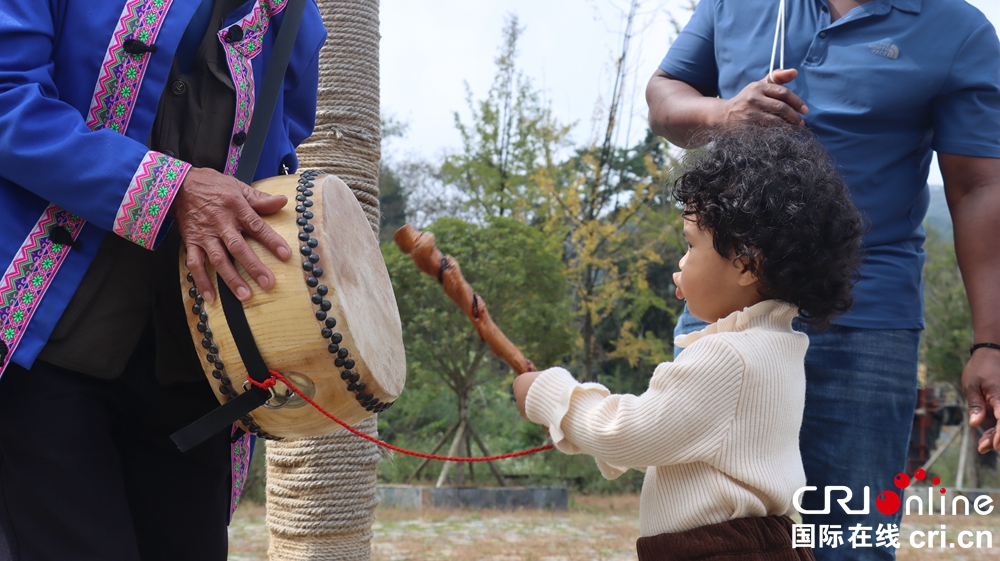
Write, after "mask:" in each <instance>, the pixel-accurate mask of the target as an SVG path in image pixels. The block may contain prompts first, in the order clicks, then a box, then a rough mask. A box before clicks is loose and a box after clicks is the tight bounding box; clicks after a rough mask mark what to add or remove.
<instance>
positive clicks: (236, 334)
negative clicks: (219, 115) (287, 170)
mask: <svg viewBox="0 0 1000 561" xmlns="http://www.w3.org/2000/svg"><path fill="white" fill-rule="evenodd" d="M305 5H306V3H305V0H289V1H288V4H287V5H286V7H285V15H284V18H283V19H282V21H281V29H280V30H278V37H277V38H276V39H275V41H274V48H273V49H272V50H271V59H270V61H269V62H268V64H267V68H266V69H264V81H263V83H262V84H261V88H260V95H259V96H258V100H257V103H255V104H254V113H255V115H254V117H255V118H254V119H253V120H251V121H250V131H249V132H248V134H247V139H246V142H244V143H243V149H242V151H241V152H240V163H239V167H238V168H237V170H236V178H237V179H239V180H240V181H242V182H244V183H247V184H249V183H250V182H252V181H253V176H254V173H255V172H256V171H257V163H258V162H259V161H260V155H261V151H262V150H263V149H264V138H265V137H266V136H267V129H268V127H269V126H270V124H271V115H272V114H273V113H274V106H275V104H276V103H277V101H278V93H279V92H280V91H281V84H282V82H283V81H284V76H285V70H286V69H287V68H288V61H289V60H290V59H291V57H292V48H293V47H294V46H295V37H296V36H297V35H298V32H299V24H300V23H302V12H303V10H304V9H305ZM218 280H219V300H220V301H221V302H222V310H223V312H225V314H226V321H227V322H228V323H229V330H230V332H232V334H233V341H234V342H235V343H236V348H237V349H238V350H239V352H240V358H241V359H242V360H243V365H244V366H246V368H247V375H248V376H249V377H250V378H251V379H253V380H254V381H256V382H261V383H263V382H264V381H265V380H267V379H268V378H270V376H271V375H270V374H269V373H268V371H267V364H266V363H265V362H264V358H263V357H262V356H260V350H259V349H258V348H257V343H256V342H255V341H254V338H253V332H252V331H251V330H250V324H249V323H248V322H247V317H246V314H245V313H244V311H243V304H242V303H241V302H240V301H239V299H238V298H236V295H235V294H233V291H232V290H230V289H229V287H228V286H226V283H225V282H223V281H222V277H218ZM270 398H271V392H269V391H268V390H265V389H262V388H258V387H256V386H251V387H250V388H249V390H248V391H246V392H245V393H243V394H241V395H240V396H239V397H236V398H234V399H231V400H229V401H227V402H226V403H225V404H224V405H222V406H220V407H217V408H215V409H213V410H212V411H211V412H209V413H208V414H207V415H205V416H204V417H202V418H200V419H198V420H197V421H195V422H193V423H191V424H190V425H188V426H186V427H184V428H183V429H181V430H179V431H177V432H175V433H174V434H172V435H170V438H171V439H172V440H173V441H174V443H175V444H177V447H178V448H180V450H181V451H182V452H185V451H187V450H189V449H190V448H192V447H194V446H197V445H198V444H200V443H202V442H204V441H205V440H206V439H208V438H209V437H210V436H212V435H214V434H216V433H218V432H219V431H220V430H222V429H224V428H227V427H229V426H231V425H232V424H233V423H235V422H236V421H237V420H238V419H241V418H242V417H244V416H245V415H246V414H247V413H250V412H251V411H253V410H254V409H256V408H258V407H260V406H261V405H263V404H264V402H266V401H267V400H268V399H270Z"/></svg>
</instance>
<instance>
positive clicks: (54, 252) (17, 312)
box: [0, 205, 84, 373]
mask: <svg viewBox="0 0 1000 561" xmlns="http://www.w3.org/2000/svg"><path fill="white" fill-rule="evenodd" d="M83 224H84V220H83V219H82V218H80V217H79V216H76V215H74V214H71V213H70V212H68V211H65V210H63V209H61V208H59V207H57V206H56V205H49V206H48V208H46V209H45V211H44V212H43V213H42V216H41V217H40V218H39V219H38V221H37V222H36V223H35V226H34V227H33V228H32V229H31V232H30V233H29V234H28V237H26V238H25V239H24V243H22V244H21V248H20V249H18V250H17V253H15V254H14V260H13V261H12V262H11V264H10V265H9V266H8V267H7V271H6V272H5V273H4V275H3V279H2V280H0V339H2V340H3V342H4V344H5V345H6V346H7V356H6V358H7V360H4V361H3V364H0V373H2V372H3V370H4V369H5V368H6V366H7V364H9V363H10V360H9V359H10V358H11V357H12V356H13V355H14V349H16V348H17V345H18V343H20V341H21V338H22V337H23V336H24V332H25V330H26V329H27V328H28V323H29V322H30V321H31V317H32V316H33V315H34V313H35V310H36V309H37V307H38V304H39V303H40V302H41V300H42V297H43V296H44V295H45V291H46V290H48V288H49V286H50V285H51V284H52V279H53V278H55V275H56V272H57V271H58V270H59V267H60V266H61V265H62V263H63V261H65V259H66V255H67V254H68V253H69V250H70V248H69V247H67V246H65V245H62V244H58V243H55V242H53V241H52V238H51V237H50V233H51V231H52V229H53V228H62V229H63V230H64V231H65V232H66V234H67V235H68V236H70V237H71V238H72V239H73V240H76V237H77V236H78V235H79V234H80V230H82V229H83Z"/></svg>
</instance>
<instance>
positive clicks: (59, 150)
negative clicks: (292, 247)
mask: <svg viewBox="0 0 1000 561" xmlns="http://www.w3.org/2000/svg"><path fill="white" fill-rule="evenodd" d="M286 2H287V0H248V1H247V2H246V3H244V4H243V5H242V6H241V7H240V8H239V9H237V10H236V11H235V12H233V13H232V14H229V15H228V16H227V17H226V18H225V23H224V25H223V28H222V29H223V30H222V31H221V32H219V41H220V42H221V43H222V45H223V46H224V49H225V53H226V61H227V63H228V66H229V70H230V74H231V76H232V80H233V84H234V85H235V87H236V115H235V120H234V128H233V133H234V134H236V133H238V132H241V131H246V130H247V129H248V127H249V124H250V120H251V119H252V118H253V102H254V98H255V96H256V93H257V91H258V89H259V87H260V85H261V81H262V79H263V71H264V68H265V66H266V64H267V61H268V58H269V56H270V51H271V46H272V44H273V42H274V39H275V36H276V32H277V29H279V28H280V26H281V21H282V18H283V15H284V14H283V13H282V11H283V10H284V8H285V4H286ZM199 4H200V2H199V0H28V1H26V0H0V45H2V47H0V267H3V268H5V269H6V271H5V272H4V274H3V277H2V279H0V342H2V344H0V363H2V364H0V374H2V372H3V369H4V368H5V367H6V365H7V364H9V363H10V361H12V360H13V361H14V362H16V363H18V364H20V365H21V366H24V367H26V368H30V367H31V365H32V363H33V362H34V360H35V357H36V356H37V355H38V353H39V352H40V351H41V349H42V347H43V346H44V345H45V343H46V341H47V340H48V338H49V335H50V333H51V332H52V329H53V328H54V327H55V325H56V322H57V321H58V319H59V317H60V315H61V314H62V312H63V310H64V308H65V307H66V305H67V303H68V302H69V301H70V298H71V297H72V296H73V293H74V292H75V291H76V289H77V287H78V285H79V283H80V280H81V279H82V278H83V275H84V273H85V272H86V270H87V267H88V266H89V265H90V262H91V261H92V260H93V258H94V255H95V254H96V253H97V249H98V247H99V246H100V245H101V240H102V239H103V237H104V236H105V234H106V233H107V232H108V231H113V232H114V233H116V234H118V235H119V236H122V237H123V238H125V239H127V240H130V241H132V242H134V243H136V244H138V245H140V246H143V247H147V248H150V249H152V248H154V247H155V246H156V244H157V242H158V241H159V239H160V237H161V236H162V234H163V233H165V231H166V224H167V223H168V218H167V217H166V215H167V209H168V207H169V206H170V204H171V202H172V201H173V197H174V195H175V194H176V193H177V190H178V188H179V186H180V185H181V182H182V181H183V180H184V177H185V174H186V173H187V171H188V170H189V169H190V165H189V164H187V163H185V162H182V161H180V160H177V159H175V158H172V157H170V156H168V155H166V154H161V153H158V152H154V151H150V150H149V149H148V148H147V147H146V142H147V139H148V138H149V135H150V130H151V127H152V125H153V119H154V117H155V114H156V111H157V107H158V103H159V98H160V95H161V94H162V92H163V90H164V85H165V83H166V80H167V78H168V73H169V72H170V68H171V64H172V62H173V59H174V53H175V51H176V49H177V46H178V44H179V42H180V39H181V36H182V35H183V34H184V31H185V29H186V28H187V26H188V23H189V21H190V20H191V17H192V15H193V14H194V12H195V10H196V8H197V7H198V5H199ZM233 25H239V26H240V28H241V29H242V30H243V34H242V37H240V35H239V34H238V33H234V34H230V35H227V33H226V31H227V29H228V28H230V27H231V26H233ZM325 37H326V31H325V29H324V28H323V23H322V20H321V18H320V15H319V11H318V9H317V7H316V5H315V3H314V2H307V4H306V13H305V15H304V17H303V21H302V26H301V28H300V31H299V36H298V39H297V41H296V44H295V49H294V51H293V53H292V58H291V62H290V64H289V68H288V71H287V73H286V76H285V85H284V87H283V88H282V90H283V91H282V93H281V95H280V96H279V98H278V103H277V106H276V107H275V110H274V115H273V118H272V125H271V127H270V130H269V132H268V136H267V138H266V141H265V144H264V150H263V154H262V156H261V160H260V165H259V166H258V168H257V174H258V177H267V176H272V175H277V171H278V169H279V166H280V165H281V164H284V165H287V166H288V167H289V169H292V170H294V169H295V168H296V167H297V160H296V158H295V152H294V147H295V146H296V145H298V144H299V143H300V142H302V141H303V140H304V139H305V138H306V137H308V136H309V134H311V132H312V128H313V122H314V119H315V114H316V92H317V87H318V79H319V78H318V76H319V73H318V56H319V48H320V47H321V46H322V44H323V41H324V40H325ZM234 39H238V40H234ZM129 40H138V41H141V42H142V43H143V44H145V45H152V46H155V50H154V51H153V52H142V51H143V50H145V49H139V52H135V53H134V54H133V53H132V52H127V51H126V48H125V47H126V43H127V42H128V41H129ZM134 45H135V43H134V41H133V42H132V43H131V46H133V47H134ZM129 50H130V51H133V52H134V51H136V49H134V48H131V49H129ZM241 149H242V146H235V145H233V146H231V147H230V151H229V156H228V160H227V164H226V172H227V173H230V174H232V173H234V172H235V169H236V165H237V164H238V162H239V157H240V151H241ZM53 228H61V229H62V230H63V231H62V232H58V233H57V235H51V232H52V231H53ZM67 233H68V234H69V235H71V236H72V238H73V239H74V240H77V241H79V242H81V243H79V244H73V245H74V246H75V247H76V249H74V248H72V247H70V245H69V242H70V240H69V239H68V236H67ZM53 238H55V240H54V239H53ZM56 240H58V241H56Z"/></svg>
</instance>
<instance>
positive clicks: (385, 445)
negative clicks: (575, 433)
mask: <svg viewBox="0 0 1000 561" xmlns="http://www.w3.org/2000/svg"><path fill="white" fill-rule="evenodd" d="M268 372H270V373H271V376H273V378H270V379H268V380H266V381H264V382H257V381H256V380H254V379H253V378H248V379H249V380H250V383H251V384H253V385H255V386H257V387H258V388H262V389H268V388H271V387H273V386H274V384H275V383H276V382H277V380H281V381H282V382H283V383H284V384H285V385H286V386H288V387H289V388H291V390H292V391H293V392H295V393H296V394H297V395H298V396H299V397H301V398H302V399H304V400H306V401H307V402H308V403H309V404H310V405H312V406H313V407H315V408H316V410H317V411H319V412H320V413H322V414H324V415H326V416H327V417H329V418H330V420H332V421H334V422H335V423H337V424H338V425H340V426H342V427H344V428H345V429H347V430H349V431H351V432H352V433H354V434H356V435H358V436H360V437H361V438H364V439H365V440H370V441H372V442H374V443H375V444H378V445H379V446H382V447H383V448H388V449H389V450H392V451H394V452H399V453H400V454H406V455H408V456H416V457H418V458H426V459H429V460H441V461H444V462H492V461H493V460H505V459H507V458H518V457H521V456H527V455H528V454H534V453H535V452H543V451H545V450H551V449H552V448H554V446H553V445H551V444H546V445H545V446H539V447H537V448H531V449H528V450H521V451H520V452H511V453H510V454H500V455H499V456H483V457H481V458H461V457H457V456H437V455H434V454H424V453H423V452H414V451H413V450H406V449H405V448H400V447H398V446H393V445H392V444H389V443H388V442H384V441H382V440H379V439H377V438H375V437H373V436H369V435H367V434H365V433H363V432H361V431H359V430H357V429H355V428H354V427H352V426H351V425H348V424H347V423H345V422H344V421H341V420H340V419H338V418H336V417H334V416H333V415H332V414H330V413H329V412H327V411H326V410H325V409H323V408H322V407H320V405H319V404H318V403H316V402H315V401H313V400H312V399H310V398H309V396H307V395H306V394H304V393H302V392H301V391H299V389H298V388H296V387H295V386H293V385H292V384H291V383H290V382H289V381H288V380H287V379H286V378H285V377H284V376H282V375H281V373H280V372H275V371H274V370H268Z"/></svg>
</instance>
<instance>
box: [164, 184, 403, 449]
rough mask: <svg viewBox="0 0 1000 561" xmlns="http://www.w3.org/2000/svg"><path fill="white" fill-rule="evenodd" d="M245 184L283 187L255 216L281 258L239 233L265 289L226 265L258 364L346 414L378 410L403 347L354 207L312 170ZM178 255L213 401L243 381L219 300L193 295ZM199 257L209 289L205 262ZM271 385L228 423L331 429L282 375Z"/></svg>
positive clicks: (295, 434) (278, 429) (391, 390)
mask: <svg viewBox="0 0 1000 561" xmlns="http://www.w3.org/2000/svg"><path fill="white" fill-rule="evenodd" d="M253 186H254V188H256V189H259V190H261V191H264V192H267V193H271V194H280V195H285V196H286V197H288V201H289V202H288V204H287V205H286V206H285V208H283V209H281V210H280V211H278V212H277V213H275V214H272V215H269V216H265V217H264V219H265V220H266V221H267V223H268V224H269V225H270V226H271V227H272V228H273V229H274V230H275V231H276V232H277V233H278V234H279V235H280V236H282V237H283V238H284V239H285V241H287V242H288V245H289V246H290V247H291V248H293V249H292V258H291V259H289V260H288V261H285V262H282V261H280V260H279V259H278V258H277V257H275V256H274V255H272V254H271V252H270V251H268V250H267V248H265V247H264V246H263V245H261V244H260V243H258V242H256V241H255V240H252V239H249V238H248V240H247V241H248V243H249V244H250V246H251V247H252V248H253V250H254V252H255V253H256V254H257V256H258V257H259V258H260V259H261V261H262V262H263V263H264V264H265V265H266V266H267V267H268V268H270V269H271V271H272V272H273V273H274V276H275V279H276V281H277V282H276V285H275V287H274V288H272V289H271V290H269V291H265V290H263V289H262V288H260V287H259V286H257V285H256V283H255V282H254V281H253V280H252V279H250V276H249V275H248V274H247V272H246V271H245V270H244V269H243V268H242V267H240V266H239V265H238V264H237V270H238V271H239V273H240V275H241V276H242V277H243V279H244V280H246V282H247V283H248V284H250V285H251V286H253V287H254V296H253V298H251V299H250V301H249V302H245V303H244V304H243V309H244V311H245V313H246V317H247V321H248V322H249V324H250V328H251V330H252V331H253V335H254V340H255V341H256V343H257V347H258V348H259V349H260V353H261V356H262V357H263V358H264V362H265V363H266V364H267V366H268V368H269V369H271V370H276V371H278V372H280V373H281V374H282V375H284V376H285V377H286V378H288V379H289V381H290V382H291V383H292V384H293V385H295V386H296V387H298V388H299V389H301V390H303V391H305V392H306V393H307V394H308V395H309V396H310V397H311V398H312V399H313V400H315V401H316V402H317V403H318V404H319V405H320V406H321V407H323V408H324V409H325V410H327V411H328V412H330V413H332V414H333V415H334V416H336V417H337V418H339V419H341V420H343V421H345V422H347V423H349V424H352V425H353V424H356V423H358V422H360V421H362V420H364V419H365V418H367V417H369V416H370V415H372V414H373V413H377V412H381V411H384V410H385V409H386V408H388V406H389V405H391V404H392V402H393V401H394V400H395V399H396V398H397V397H399V395H400V393H402V391H403V384H404V383H405V380H406V356H405V354H404V351H403V332H402V327H401V325H400V321H399V312H398V310H397V308H396V299H395V296H394V295H393V292H392V283H391V282H390V280H389V273H388V271H387V270H386V267H385V261H384V260H383V259H382V253H381V251H380V250H379V246H378V239H377V238H376V237H375V235H374V233H373V232H372V228H371V225H370V224H369V223H368V219H367V218H366V217H365V213H364V211H363V210H362V209H361V205H360V204H359V203H358V201H357V199H356V198H355V197H354V194H353V193H351V190H350V189H349V188H348V187H347V185H345V184H344V182H343V181H341V180H340V179H338V178H336V177H334V176H332V175H326V174H323V173H321V172H304V173H303V174H302V176H298V175H285V176H278V177H272V178H270V179H264V180H262V181H258V182H256V183H254V184H253ZM297 196H298V197H299V200H296V197H297ZM185 258H186V254H185V251H184V250H183V249H182V250H181V255H180V274H181V286H182V289H183V291H184V299H185V304H186V305H187V307H188V325H189V327H190V329H191V337H192V340H193V341H194V344H195V347H196V348H197V349H198V352H199V354H200V355H202V366H203V368H204V370H205V376H206V377H207V379H208V381H209V383H210V384H211V385H212V389H213V391H214V392H215V394H216V396H217V397H218V398H219V402H220V403H225V402H226V401H227V400H229V399H232V398H233V397H235V396H236V395H239V394H241V393H243V392H244V391H245V389H244V385H245V384H246V381H247V372H246V369H245V367H244V366H243V361H242V360H241V359H240V355H239V352H238V351H237V349H236V345H235V343H234V342H233V340H232V336H231V333H230V331H229V326H228V324H227V322H226V318H225V313H224V312H223V309H222V305H221V303H220V300H219V299H218V298H216V299H215V301H214V302H212V303H210V304H209V303H205V302H204V301H203V299H202V298H201V297H200V295H199V291H198V287H196V286H194V283H193V282H192V280H191V277H189V276H188V274H189V273H188V270H187V267H186V265H185ZM207 267H208V272H209V275H210V276H211V278H212V282H213V285H215V286H213V287H212V288H213V290H214V292H215V294H219V292H218V286H217V283H218V279H217V277H216V275H215V271H214V269H213V268H212V267H211V266H210V265H207ZM275 391H276V392H277V397H276V399H274V400H272V401H271V402H269V404H268V405H265V406H264V407H260V408H258V409H256V410H255V411H253V412H252V413H251V414H250V415H248V416H247V417H244V418H243V419H242V420H241V421H240V424H241V425H243V427H244V428H245V429H247V430H249V431H250V432H254V433H256V434H259V435H261V436H264V437H279V438H302V437H308V436H318V435H322V434H328V433H332V432H335V431H338V430H340V429H341V428H342V427H341V426H340V425H338V424H337V423H335V422H333V421H332V420H330V419H328V418H327V417H326V416H325V415H323V414H322V413H320V412H319V411H317V410H316V409H315V408H314V407H312V406H311V405H308V404H307V403H305V401H304V400H302V399H301V398H299V397H297V396H295V395H294V393H292V392H291V391H290V390H288V388H287V387H286V386H285V385H284V384H282V383H280V382H279V383H278V384H277V385H276V387H275ZM275 406H278V407H275Z"/></svg>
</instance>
